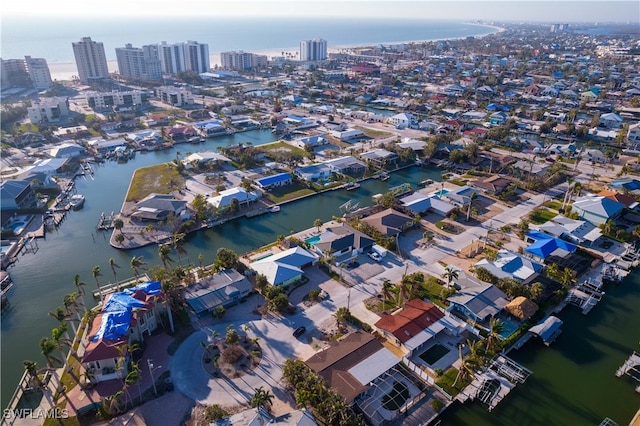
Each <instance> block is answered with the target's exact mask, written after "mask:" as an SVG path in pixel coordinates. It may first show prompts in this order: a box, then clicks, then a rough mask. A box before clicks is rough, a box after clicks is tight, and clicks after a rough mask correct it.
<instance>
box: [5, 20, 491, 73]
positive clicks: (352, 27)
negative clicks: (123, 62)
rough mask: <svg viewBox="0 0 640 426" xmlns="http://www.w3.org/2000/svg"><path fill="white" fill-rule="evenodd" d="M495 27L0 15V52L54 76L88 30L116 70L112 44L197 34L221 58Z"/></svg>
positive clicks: (450, 35) (68, 66)
mask: <svg viewBox="0 0 640 426" xmlns="http://www.w3.org/2000/svg"><path fill="white" fill-rule="evenodd" d="M496 31H497V29H496V28H495V27H491V26H486V25H478V24H473V23H468V22H458V21H435V20H428V19H422V20H418V19H413V20H406V19H403V20H400V19H389V20H386V19H384V20H383V19H345V18H339V19H336V18H317V19H311V18H238V17H234V18H220V17H209V18H204V17H194V18H187V17H176V18H167V17H153V18H124V19H122V18H91V19H88V18H56V19H55V20H54V19H45V18H40V17H38V18H3V20H2V28H1V31H0V34H1V43H0V47H1V49H0V56H2V58H5V59H9V58H22V57H24V56H25V55H30V56H32V57H37V58H45V59H46V60H47V62H48V64H49V68H50V71H51V74H52V77H53V78H54V79H60V80H65V79H68V78H70V77H71V76H72V75H74V74H77V70H76V66H75V63H74V57H73V49H72V48H71V43H73V42H75V41H78V40H80V38H82V37H91V39H92V40H94V41H99V42H102V43H104V48H105V53H106V55H107V60H108V61H109V70H110V71H115V70H116V69H117V65H116V62H115V59H116V57H115V48H116V47H124V45H125V44H126V43H131V44H132V45H133V46H135V47H141V46H142V45H145V44H155V43H160V42H162V41H166V42H167V43H179V42H184V41H187V40H195V41H197V42H200V43H207V44H208V45H209V53H210V55H211V65H212V66H214V65H216V64H219V63H220V52H225V51H230V50H244V51H247V52H255V53H263V54H267V55H271V56H274V55H280V54H282V52H292V51H296V50H297V49H298V45H299V42H300V41H301V40H307V39H312V38H324V39H325V40H327V43H328V45H329V50H330V51H337V50H339V49H340V48H344V47H349V46H362V45H376V44H392V43H396V44H397V43H403V42H409V41H426V40H443V39H455V38H464V37H469V36H483V35H487V34H491V33H494V32H496Z"/></svg>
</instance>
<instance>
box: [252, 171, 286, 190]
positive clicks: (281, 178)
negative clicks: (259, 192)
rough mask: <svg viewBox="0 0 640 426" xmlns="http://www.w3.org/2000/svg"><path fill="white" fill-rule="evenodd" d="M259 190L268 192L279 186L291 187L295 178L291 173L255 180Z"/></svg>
mask: <svg viewBox="0 0 640 426" xmlns="http://www.w3.org/2000/svg"><path fill="white" fill-rule="evenodd" d="M254 182H255V184H256V185H257V186H258V188H260V189H263V190H265V191H268V190H270V189H272V188H275V187H278V186H285V185H291V182H293V178H292V176H291V175H290V174H289V173H278V174H275V175H270V176H266V177H263V178H260V179H255V180H254Z"/></svg>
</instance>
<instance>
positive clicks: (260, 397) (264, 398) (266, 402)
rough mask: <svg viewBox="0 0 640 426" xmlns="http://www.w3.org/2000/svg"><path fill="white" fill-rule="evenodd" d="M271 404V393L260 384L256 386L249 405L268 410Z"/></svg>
mask: <svg viewBox="0 0 640 426" xmlns="http://www.w3.org/2000/svg"><path fill="white" fill-rule="evenodd" d="M271 404H273V394H272V393H271V392H269V391H268V390H266V389H264V388H263V387H262V386H260V387H258V388H256V392H255V393H254V394H253V398H251V406H252V407H254V408H258V410H259V409H260V408H264V409H266V410H267V412H269V411H270V410H271Z"/></svg>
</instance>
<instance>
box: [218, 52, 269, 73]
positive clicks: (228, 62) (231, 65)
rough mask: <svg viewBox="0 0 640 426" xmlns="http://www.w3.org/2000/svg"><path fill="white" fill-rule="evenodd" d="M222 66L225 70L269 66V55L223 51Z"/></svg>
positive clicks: (221, 55)
mask: <svg viewBox="0 0 640 426" xmlns="http://www.w3.org/2000/svg"><path fill="white" fill-rule="evenodd" d="M220 66H221V67H222V69H225V70H239V71H242V70H251V69H257V68H263V67H266V66H267V56H266V55H257V54H255V53H248V52H243V51H242V50H240V51H233V52H222V53H221V54H220Z"/></svg>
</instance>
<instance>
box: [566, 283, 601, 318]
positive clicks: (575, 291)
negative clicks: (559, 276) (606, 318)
mask: <svg viewBox="0 0 640 426" xmlns="http://www.w3.org/2000/svg"><path fill="white" fill-rule="evenodd" d="M603 295H604V292H599V291H597V290H593V289H592V288H591V287H589V286H586V285H584V284H583V285H580V286H578V287H576V288H572V289H571V290H569V294H568V295H567V298H566V299H565V301H566V302H567V303H569V304H571V305H574V306H577V307H578V308H580V309H582V314H583V315H587V314H588V313H589V312H591V310H592V309H593V308H594V307H595V306H596V305H597V304H598V302H599V301H600V300H602V296H603Z"/></svg>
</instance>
